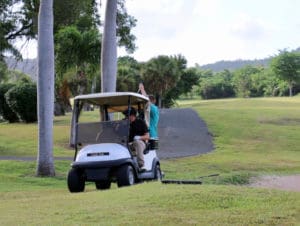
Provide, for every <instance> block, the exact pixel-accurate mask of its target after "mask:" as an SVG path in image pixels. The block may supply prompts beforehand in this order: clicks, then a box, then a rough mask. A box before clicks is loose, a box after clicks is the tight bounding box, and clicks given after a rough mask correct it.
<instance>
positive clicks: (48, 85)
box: [36, 0, 55, 176]
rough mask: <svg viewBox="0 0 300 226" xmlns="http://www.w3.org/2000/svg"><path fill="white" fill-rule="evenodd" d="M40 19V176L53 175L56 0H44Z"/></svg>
mask: <svg viewBox="0 0 300 226" xmlns="http://www.w3.org/2000/svg"><path fill="white" fill-rule="evenodd" d="M38 18H39V21H38V83H37V84H38V89H37V91H38V98H37V99H38V129H39V135H38V156H37V170H36V174H37V176H54V175H55V170H54V161H53V109H54V40H53V0H41V2H40V9H39V17H38Z"/></svg>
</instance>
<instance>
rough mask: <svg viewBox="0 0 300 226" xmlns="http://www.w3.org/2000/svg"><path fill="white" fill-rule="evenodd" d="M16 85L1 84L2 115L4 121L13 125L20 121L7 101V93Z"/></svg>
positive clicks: (0, 106)
mask: <svg viewBox="0 0 300 226" xmlns="http://www.w3.org/2000/svg"><path fill="white" fill-rule="evenodd" d="M14 86H15V85H14V84H8V83H6V84H0V115H2V117H3V119H4V120H6V121H8V122H10V123H12V122H17V121H19V118H18V116H17V114H16V113H15V112H14V111H12V109H11V108H10V107H9V105H8V104H7V102H6V99H5V96H4V95H5V93H7V92H8V90H10V89H11V88H12V87H14Z"/></svg>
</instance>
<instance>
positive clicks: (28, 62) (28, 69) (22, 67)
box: [5, 58, 37, 81]
mask: <svg viewBox="0 0 300 226" xmlns="http://www.w3.org/2000/svg"><path fill="white" fill-rule="evenodd" d="M5 61H6V64H7V66H8V68H9V69H12V70H19V71H22V72H23V73H25V74H28V75H30V77H31V78H32V79H33V80H34V81H36V80H37V60H36V59H24V60H23V61H16V60H15V59H14V58H6V59H5Z"/></svg>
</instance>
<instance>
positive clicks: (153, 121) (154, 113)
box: [149, 95, 159, 139]
mask: <svg viewBox="0 0 300 226" xmlns="http://www.w3.org/2000/svg"><path fill="white" fill-rule="evenodd" d="M149 100H150V102H151V104H150V125H149V133H150V139H157V138H158V134H157V125H158V121H159V110H158V107H157V106H156V105H155V103H156V99H155V97H154V96H152V95H149Z"/></svg>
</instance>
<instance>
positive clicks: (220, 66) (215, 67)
mask: <svg viewBox="0 0 300 226" xmlns="http://www.w3.org/2000/svg"><path fill="white" fill-rule="evenodd" d="M292 52H300V47H298V48H297V49H295V50H292ZM271 59H272V57H267V58H264V59H254V60H242V59H238V60H233V61H229V60H227V61H226V60H221V61H217V62H215V63H212V64H205V65H201V66H199V68H201V69H204V70H212V71H214V72H219V71H223V70H225V69H227V70H230V71H234V70H236V69H239V68H242V67H244V66H246V65H253V66H264V67H268V65H269V63H270V60H271Z"/></svg>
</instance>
